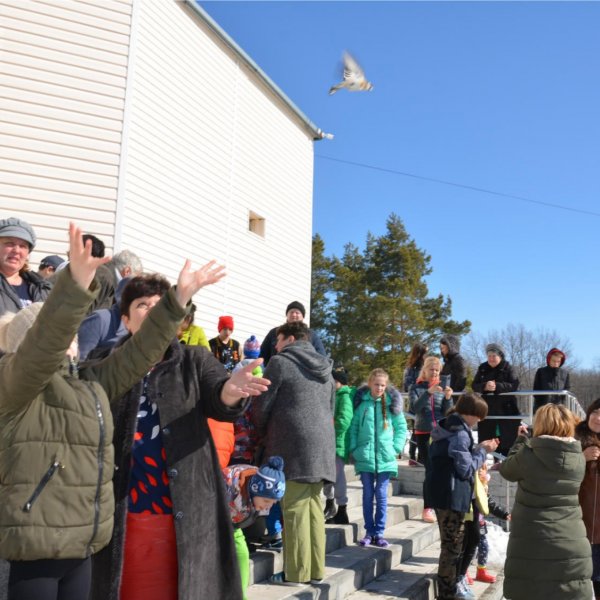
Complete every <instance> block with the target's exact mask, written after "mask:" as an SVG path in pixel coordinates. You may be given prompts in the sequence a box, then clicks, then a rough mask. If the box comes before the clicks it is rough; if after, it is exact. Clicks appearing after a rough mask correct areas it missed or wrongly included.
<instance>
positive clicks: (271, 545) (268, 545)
mask: <svg viewBox="0 0 600 600" xmlns="http://www.w3.org/2000/svg"><path fill="white" fill-rule="evenodd" d="M261 548H264V549H265V550H275V552H281V550H282V548H283V539H282V537H281V534H280V533H278V534H276V535H274V536H271V539H270V540H268V541H266V542H265V543H264V544H262V546H261Z"/></svg>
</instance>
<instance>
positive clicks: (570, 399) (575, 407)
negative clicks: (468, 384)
mask: <svg viewBox="0 0 600 600" xmlns="http://www.w3.org/2000/svg"><path fill="white" fill-rule="evenodd" d="M464 393H465V392H453V393H452V395H453V396H457V397H458V396H461V395H462V394H464ZM482 395H483V396H485V394H482ZM494 396H521V397H527V400H528V410H527V412H526V413H525V414H519V415H490V417H489V418H490V419H496V420H498V421H505V420H513V421H515V420H518V419H521V421H523V422H524V423H526V424H527V425H531V424H532V423H533V400H534V399H533V396H564V397H565V406H566V407H567V408H568V409H569V410H570V411H571V412H572V413H574V414H575V416H577V417H579V418H580V419H585V410H584V408H583V407H582V406H581V404H580V403H579V400H577V397H576V396H575V394H572V393H571V392H569V391H568V390H518V391H516V392H502V393H501V394H494ZM402 397H403V399H407V398H408V393H407V392H402ZM404 416H405V417H406V418H407V419H413V420H414V418H415V414H414V413H412V412H410V411H404Z"/></svg>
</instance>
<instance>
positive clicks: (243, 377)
mask: <svg viewBox="0 0 600 600" xmlns="http://www.w3.org/2000/svg"><path fill="white" fill-rule="evenodd" d="M262 362H263V359H262V358H257V359H256V360H253V361H252V362H251V363H250V364H249V365H246V366H245V367H244V368H242V369H238V370H237V371H234V372H233V373H232V374H231V376H230V377H229V380H228V381H227V382H226V383H225V385H224V386H223V389H222V390H221V400H222V401H223V403H224V404H227V405H229V406H231V405H233V404H237V402H239V400H240V398H247V397H248V396H259V395H260V394H262V393H263V392H266V391H267V389H268V388H269V386H270V385H271V382H270V381H269V380H268V379H265V378H264V377H255V376H254V375H252V371H253V370H254V369H256V367H258V366H259V365H262Z"/></svg>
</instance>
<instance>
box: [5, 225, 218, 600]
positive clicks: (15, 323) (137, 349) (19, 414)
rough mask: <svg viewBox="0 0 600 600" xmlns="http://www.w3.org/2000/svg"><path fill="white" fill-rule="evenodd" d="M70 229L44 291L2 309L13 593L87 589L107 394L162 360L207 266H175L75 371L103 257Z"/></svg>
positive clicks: (105, 473)
mask: <svg viewBox="0 0 600 600" xmlns="http://www.w3.org/2000/svg"><path fill="white" fill-rule="evenodd" d="M69 238H70V239H69V246H70V263H69V267H68V268H66V269H64V270H63V271H62V272H61V273H60V274H59V275H58V277H57V281H56V284H55V286H54V288H53V290H52V292H51V293H50V295H49V297H48V299H47V300H46V302H45V303H44V304H43V305H42V304H40V303H38V304H33V305H31V306H29V307H27V308H24V309H23V310H21V311H20V312H18V313H16V314H14V315H5V316H4V317H3V322H2V326H1V327H0V346H1V348H2V350H3V352H6V354H4V356H3V357H2V359H1V360H0V482H1V484H0V557H2V558H5V559H7V560H9V561H10V564H11V573H10V580H9V599H10V600H21V599H23V600H24V599H31V598H44V600H46V599H52V600H54V599H57V600H60V599H62V598H69V599H71V598H87V597H88V595H89V587H90V572H91V571H90V567H91V563H90V556H91V555H92V554H94V553H96V552H98V551H99V550H101V549H102V548H103V547H105V546H106V545H107V544H108V543H109V541H110V538H111V535H112V529H113V511H114V501H113V487H112V477H113V447H112V437H113V424H112V418H111V411H110V405H109V401H111V400H113V399H116V398H118V397H119V396H121V395H122V394H123V393H125V392H126V391H127V390H128V389H129V388H130V387H131V386H132V385H133V384H134V383H136V381H138V380H139V379H140V377H141V376H143V374H144V373H146V372H147V370H148V369H149V368H150V367H151V366H152V365H153V364H154V363H155V362H157V361H158V360H159V359H160V357H161V356H162V354H163V352H164V351H165V349H166V348H167V346H168V344H169V342H170V341H171V339H172V337H173V336H174V335H175V332H176V330H177V326H178V325H179V323H180V322H181V320H182V319H183V317H184V316H185V310H184V306H185V305H186V304H187V302H188V301H189V300H190V299H191V297H192V295H193V294H194V293H195V292H196V291H197V290H198V289H199V288H200V287H202V286H203V285H206V284H208V283H211V278H212V277H213V274H212V272H211V271H210V270H209V272H208V273H206V272H197V274H199V275H198V277H195V275H196V274H194V273H191V272H189V270H184V271H182V274H181V275H180V279H179V286H178V288H177V292H176V293H175V292H171V293H170V294H169V295H167V296H165V298H164V300H163V302H161V303H160V306H157V307H156V309H155V310H154V311H153V314H152V317H153V318H152V319H148V324H147V325H146V327H144V328H143V330H140V332H139V334H138V335H137V336H134V337H133V338H131V340H129V342H128V343H126V344H124V345H123V346H122V347H121V348H120V349H119V350H118V351H117V352H115V353H114V354H112V355H111V356H110V357H109V358H108V359H107V360H105V361H103V362H101V363H98V364H96V366H95V367H94V368H89V369H82V371H80V372H79V373H78V372H77V369H76V363H75V362H74V360H73V356H74V355H75V354H76V345H75V344H74V338H75V334H76V332H77V329H78V327H79V324H80V323H81V321H82V320H83V318H84V317H85V315H86V313H87V310H88V308H89V306H90V305H91V304H92V302H93V300H94V298H95V297H96V294H97V292H98V285H97V283H96V281H95V280H94V275H95V272H96V268H97V267H98V266H99V265H101V264H102V263H103V262H105V261H106V260H108V259H97V258H93V257H92V256H91V242H88V243H87V245H86V246H84V245H83V242H82V237H81V230H80V229H78V228H76V227H75V226H74V225H71V226H70V229H69ZM217 278H218V277H217ZM69 357H71V358H69Z"/></svg>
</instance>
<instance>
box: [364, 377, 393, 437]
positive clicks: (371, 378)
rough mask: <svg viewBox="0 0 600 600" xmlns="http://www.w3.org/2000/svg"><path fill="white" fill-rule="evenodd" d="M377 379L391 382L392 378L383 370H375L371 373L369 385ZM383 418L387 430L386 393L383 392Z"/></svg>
mask: <svg viewBox="0 0 600 600" xmlns="http://www.w3.org/2000/svg"><path fill="white" fill-rule="evenodd" d="M375 377H385V379H386V380H387V381H389V379H390V376H389V375H388V374H387V372H386V371H384V370H383V369H373V370H372V371H371V372H370V373H369V380H368V382H369V384H370V383H371V382H372V381H373V379H375ZM381 416H382V417H383V428H384V429H387V425H388V424H387V406H386V405H385V391H384V392H383V396H382V397H381Z"/></svg>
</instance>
